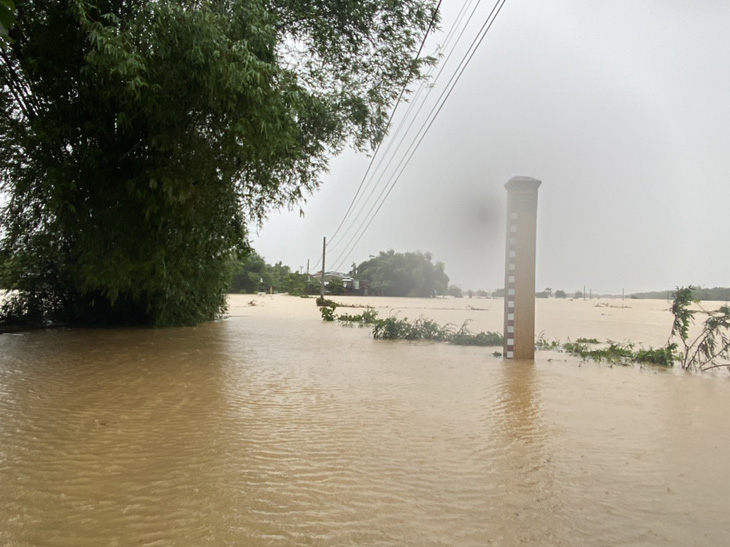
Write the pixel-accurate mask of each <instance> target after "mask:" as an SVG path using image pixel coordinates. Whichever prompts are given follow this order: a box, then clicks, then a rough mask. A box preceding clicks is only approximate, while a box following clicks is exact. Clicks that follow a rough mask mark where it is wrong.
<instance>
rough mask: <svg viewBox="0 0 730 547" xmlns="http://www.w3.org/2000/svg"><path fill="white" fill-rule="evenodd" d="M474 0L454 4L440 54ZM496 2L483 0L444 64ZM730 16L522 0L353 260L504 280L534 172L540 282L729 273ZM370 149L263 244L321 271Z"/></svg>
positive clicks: (686, 279) (657, 280) (661, 2)
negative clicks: (411, 259)
mask: <svg viewBox="0 0 730 547" xmlns="http://www.w3.org/2000/svg"><path fill="white" fill-rule="evenodd" d="M462 5H463V3H461V2H448V1H445V2H444V5H443V20H442V23H441V31H440V32H438V33H436V34H434V35H433V36H431V37H430V39H429V41H428V42H427V46H426V51H427V52H429V53H433V52H434V51H436V47H437V46H438V45H440V44H443V43H444V41H445V36H446V32H447V31H448V30H449V28H451V26H452V25H453V22H454V19H455V17H456V15H457V13H458V11H459V9H460V8H461V6H462ZM492 6H493V4H489V5H484V6H480V7H479V8H478V11H477V14H478V15H477V16H476V19H477V20H475V21H473V22H472V24H471V25H470V26H469V27H468V28H467V30H466V32H465V33H464V35H463V37H462V39H461V40H460V41H459V43H458V45H457V46H456V50H455V52H454V55H453V57H452V58H451V59H450V60H449V63H448V64H446V66H445V69H444V71H445V72H449V71H451V72H453V70H454V69H455V68H456V65H457V64H458V61H459V59H460V58H461V55H462V53H463V51H465V50H466V48H467V47H468V45H469V43H470V42H471V40H472V39H473V37H474V36H475V35H476V32H477V30H478V27H479V26H480V25H481V24H482V23H483V21H484V19H485V18H486V14H487V13H488V11H489V10H490V9H491V8H492ZM728 28H730V2H727V1H725V0H717V1H710V0H707V1H702V0H693V1H691V2H690V1H688V0H681V1H679V0H677V1H671V0H653V1H652V0H647V1H638V0H632V1H631V0H611V1H593V2H584V1H580V0H566V1H559V0H553V1H551V2H544V1H540V0H508V1H507V2H506V4H505V5H504V7H503V9H502V11H501V13H500V14H499V16H498V17H497V19H496V21H495V22H494V25H493V26H492V28H491V30H490V31H489V33H488V34H487V36H486V38H485V40H484V42H483V43H482V44H481V46H480V48H479V49H478V51H477V53H476V55H475V56H474V58H473V59H472V61H471V63H470V64H469V66H468V67H467V69H466V71H465V72H464V74H463V76H462V77H461V79H460V80H459V82H458V84H457V86H456V87H455V89H454V91H453V93H452V94H451V96H450V98H449V99H448V101H447V103H446V105H445V107H444V108H443V110H442V111H441V113H440V115H439V117H438V118H437V120H436V122H435V123H434V125H433V127H432V128H431V130H430V131H429V132H428V134H427V136H426V138H425V139H424V141H423V143H422V145H421V146H420V148H419V149H418V151H417V152H416V154H415V156H414V157H413V159H412V161H411V162H410V164H409V166H408V168H407V169H406V170H405V171H404V173H403V176H402V177H400V179H399V180H398V183H397V184H396V186H395V187H394V189H393V191H392V193H391V194H390V196H389V197H388V199H387V201H386V202H385V204H384V205H383V207H382V210H380V212H379V214H378V216H377V217H376V219H375V221H374V222H373V223H372V224H371V226H370V228H369V230H368V231H367V232H366V233H365V235H364V236H363V237H362V239H361V240H360V242H359V244H358V245H357V246H356V247H355V248H354V249H353V252H352V253H349V254H348V255H347V256H345V257H344V258H340V260H339V262H342V265H341V267H340V268H339V269H340V270H341V271H348V270H349V269H350V265H351V264H352V263H353V262H357V263H359V262H361V261H363V260H366V259H367V258H368V256H369V255H371V254H377V253H378V252H379V251H381V250H387V249H391V248H392V249H395V250H396V251H401V252H404V251H415V250H421V251H430V252H432V253H433V254H434V259H435V260H440V261H443V262H445V264H446V271H447V273H448V274H449V276H450V277H451V280H452V283H454V284H457V285H459V286H461V287H462V288H463V289H469V288H471V289H478V288H482V289H494V288H497V287H500V286H502V285H503V275H504V272H503V268H504V256H503V255H504V224H505V220H504V208H505V202H506V191H505V190H504V184H505V182H507V180H509V178H510V177H512V176H514V175H525V176H531V177H534V178H537V179H540V180H542V181H543V184H542V187H541V188H540V195H539V202H538V257H537V288H538V289H543V288H545V287H552V288H553V289H554V290H556V289H563V290H566V291H568V292H572V291H575V290H582V289H583V287H584V286H586V288H591V289H593V291H594V292H613V293H619V294H620V293H621V290H622V289H625V290H626V292H627V293H630V292H636V291H644V290H661V289H666V288H671V287H674V286H676V285H678V284H689V283H694V284H702V285H705V286H716V285H725V286H727V285H730V253H729V252H728V243H727V226H728V222H727V218H728V217H727V209H728V203H730V184H728V183H729V182H730V147H729V145H730V136H729V134H730V33H729V32H728V30H727V29H728ZM447 53H448V51H445V52H444V54H445V55H446V54H447ZM444 60H445V59H444ZM442 79H443V81H444V82H443V83H444V84H445V82H446V80H447V78H442ZM442 88H443V85H442V84H441V83H440V80H439V82H437V85H436V87H435V88H434V89H432V90H431V94H430V97H431V96H433V97H432V98H431V101H432V102H433V101H434V100H435V98H436V97H435V96H436V95H438V93H439V91H440V89H442ZM428 109H429V108H425V109H424V114H423V116H424V117H425V111H427V110H428ZM402 110H405V108H402V109H401V110H399V113H400V114H402ZM400 114H399V115H400ZM416 127H417V125H416V126H415V127H414V129H413V132H414V133H415V131H416ZM368 161H369V159H368V158H367V157H365V156H364V155H357V154H354V153H352V152H346V153H345V154H343V155H341V156H340V157H338V158H335V159H334V160H333V161H332V164H331V170H330V173H328V174H324V175H323V178H322V182H323V184H322V187H321V189H320V190H319V191H318V192H317V193H316V194H315V195H314V196H312V197H311V198H310V199H309V200H308V202H307V203H306V204H304V205H303V206H302V210H303V212H304V217H302V216H301V215H300V212H299V210H295V211H283V212H275V213H273V214H272V215H271V216H270V218H269V220H268V221H267V222H266V224H265V225H264V227H263V228H262V229H261V230H260V231H259V232H258V233H256V234H253V235H252V239H253V245H254V248H255V249H256V250H257V251H258V252H259V253H260V254H262V255H263V256H264V257H265V258H266V260H267V262H270V263H273V262H277V261H283V262H284V263H285V264H287V265H289V266H291V267H292V268H293V269H297V270H298V269H299V268H303V269H306V264H307V259H311V263H310V267H311V268H312V271H314V267H315V265H316V264H317V261H318V259H319V257H320V256H321V246H322V237H323V236H328V237H330V236H332V234H333V233H334V232H335V229H336V228H337V226H338V225H339V223H340V220H341V219H342V217H343V215H344V213H345V211H346V210H347V208H348V205H349V204H350V201H351V200H352V198H353V196H354V195H355V192H356V189H357V187H358V185H359V184H360V181H361V180H362V178H363V175H364V173H365V170H366V169H367V165H368ZM381 184H385V182H382V183H381ZM348 238H349V236H348ZM343 246H344V244H343ZM336 254H339V248H338V249H337V252H335V253H333V255H332V256H331V257H329V258H328V264H327V269H328V270H329V269H332V267H333V266H335V265H337V264H336V263H333V261H335V259H336V257H335V255H336Z"/></svg>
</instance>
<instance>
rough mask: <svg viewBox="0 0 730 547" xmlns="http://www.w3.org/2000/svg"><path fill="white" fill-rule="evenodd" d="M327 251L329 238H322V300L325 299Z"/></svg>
mask: <svg viewBox="0 0 730 547" xmlns="http://www.w3.org/2000/svg"><path fill="white" fill-rule="evenodd" d="M326 251H327V238H326V237H323V238H322V277H321V278H320V284H321V287H320V296H321V297H322V300H324V259H325V256H324V255H325V252H326Z"/></svg>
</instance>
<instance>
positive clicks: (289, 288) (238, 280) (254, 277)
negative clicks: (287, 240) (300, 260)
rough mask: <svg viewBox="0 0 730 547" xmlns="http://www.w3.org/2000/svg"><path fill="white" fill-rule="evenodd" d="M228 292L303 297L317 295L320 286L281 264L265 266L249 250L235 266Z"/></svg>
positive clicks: (261, 259)
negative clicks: (275, 293) (262, 292)
mask: <svg viewBox="0 0 730 547" xmlns="http://www.w3.org/2000/svg"><path fill="white" fill-rule="evenodd" d="M229 290H230V292H234V293H241V292H247V293H251V292H257V291H265V292H268V291H269V290H272V291H274V292H277V293H283V292H286V293H289V294H292V295H303V294H315V293H317V294H318V293H319V290H320V285H319V282H317V281H312V280H310V278H309V276H307V275H306V274H302V273H299V272H293V271H292V270H291V268H289V266H285V265H284V264H282V263H281V262H277V263H276V264H273V265H272V264H267V263H266V261H265V260H264V258H263V257H261V256H259V254H258V253H257V252H256V251H254V250H251V252H250V253H249V254H248V255H247V256H246V258H245V259H243V260H241V261H240V262H239V263H238V264H237V266H236V269H235V273H234V275H233V280H232V281H231V285H230V288H229Z"/></svg>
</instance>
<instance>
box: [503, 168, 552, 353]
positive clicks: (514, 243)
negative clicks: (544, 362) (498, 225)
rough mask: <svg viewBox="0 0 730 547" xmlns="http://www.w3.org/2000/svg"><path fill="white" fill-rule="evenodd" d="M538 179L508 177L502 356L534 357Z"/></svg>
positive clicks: (539, 182)
mask: <svg viewBox="0 0 730 547" xmlns="http://www.w3.org/2000/svg"><path fill="white" fill-rule="evenodd" d="M540 184H542V183H541V181H539V180H536V179H533V178H530V177H512V178H511V179H510V180H509V182H507V184H505V185H504V186H505V188H506V189H507V242H506V243H507V245H506V254H505V272H504V331H503V332H504V356H505V358H507V359H534V358H535V242H536V235H537V189H538V188H539V187H540Z"/></svg>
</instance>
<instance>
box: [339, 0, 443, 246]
mask: <svg viewBox="0 0 730 547" xmlns="http://www.w3.org/2000/svg"><path fill="white" fill-rule="evenodd" d="M441 2H442V0H439V2H438V4H436V9H434V10H433V15H432V16H431V21H430V22H429V23H428V28H427V29H426V32H425V33H424V35H423V39H422V40H421V45H420V47H419V48H418V52H417V53H416V56H415V58H414V60H416V59H418V58H419V57H420V56H421V52H422V51H423V46H425V45H426V39H427V38H428V35H429V33H430V32H431V29H432V28H433V24H434V22H435V21H436V17H437V16H438V13H439V8H440V7H441ZM407 88H408V83H406V84H405V85H404V86H403V88H402V89H401V91H400V94H399V95H398V99H397V100H396V102H395V106H394V107H393V110H392V111H391V113H390V117H389V118H388V122H387V124H386V127H390V122H392V121H393V116H395V113H396V111H397V110H398V105H399V104H400V101H401V99H402V98H403V94H404V93H405V92H406V89H407ZM382 143H383V139H381V140H380V142H379V143H378V146H377V147H376V148H375V152H374V154H373V156H372V157H371V158H370V163H369V165H368V168H367V171H365V175H364V176H363V178H362V181H361V182H360V185H359V186H358V188H357V191H356V192H355V196H354V197H353V198H352V201H351V202H350V206H349V207H348V208H347V211H346V212H345V216H344V217H342V221H341V222H340V225H339V226H338V227H337V229H336V230H335V233H334V234H332V236H331V237H330V241H331V240H333V239H334V238H335V236H336V235H337V233H338V232H339V231H340V228H342V224H343V223H344V222H345V219H346V218H347V215H348V213H349V212H350V211H351V210H352V206H353V205H354V203H355V200H356V199H357V196H358V194H359V193H360V189H361V188H362V186H363V183H364V182H365V179H366V178H367V176H368V173H369V172H370V168H371V167H372V165H373V161H374V160H375V157H376V156H377V155H378V150H380V145H381V144H382Z"/></svg>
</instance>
